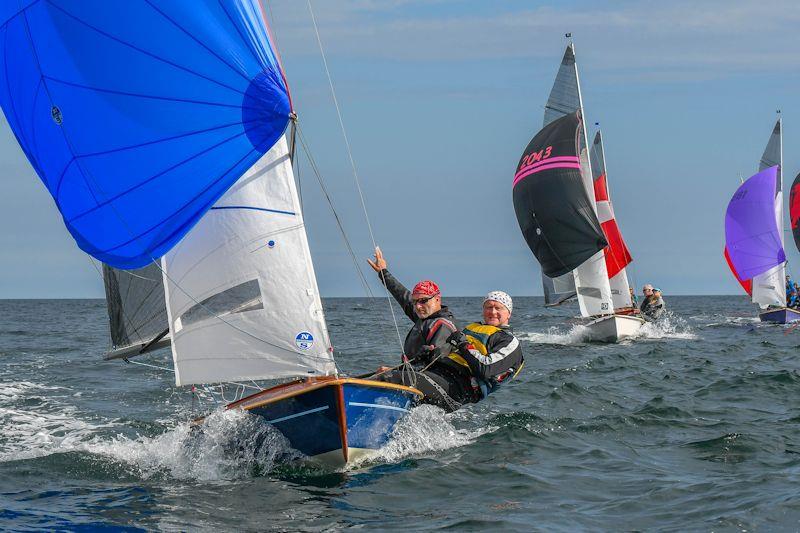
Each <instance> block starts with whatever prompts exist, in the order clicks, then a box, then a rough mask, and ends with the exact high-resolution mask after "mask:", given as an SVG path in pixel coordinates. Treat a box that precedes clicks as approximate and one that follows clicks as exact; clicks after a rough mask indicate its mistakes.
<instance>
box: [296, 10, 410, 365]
mask: <svg viewBox="0 0 800 533" xmlns="http://www.w3.org/2000/svg"><path fill="white" fill-rule="evenodd" d="M307 3H308V12H309V13H310V14H311V22H312V23H313V25H314V33H315V35H316V37H317V44H318V45H319V52H320V55H321V56H322V63H323V65H324V66H325V74H326V75H327V77H328V85H329V86H330V89H331V97H332V98H333V104H334V107H336V116H337V117H338V118H339V127H340V128H341V130H342V137H344V143H345V146H346V147H347V156H348V157H349V159H350V167H351V168H352V169H353V178H354V179H355V182H356V189H358V196H359V198H360V199H361V209H362V210H363V211H364V218H365V219H366V221H367V229H368V230H369V237H370V240H371V241H372V248H373V249H374V248H377V247H378V244H377V243H376V241H375V234H374V233H373V231H372V224H371V223H370V219H369V213H368V212H367V204H366V202H365V201H364V193H363V192H362V191H361V180H359V178H358V171H357V170H356V163H355V160H354V159H353V151H352V150H351V149H350V139H349V138H348V137H347V131H346V130H345V127H344V120H342V112H341V109H340V108H339V100H338V99H337V98H336V90H335V89H334V87H333V78H332V77H331V72H330V69H329V68H328V60H327V59H326V57H325V50H324V49H323V46H322V39H321V38H320V36H319V28H318V27H317V19H316V17H315V16H314V9H313V8H312V7H311V0H307ZM383 281H384V283H383V288H384V292H385V293H386V300H387V302H388V304H389V311H390V312H391V313H392V322H394V329H395V332H396V333H397V342H398V344H399V345H400V350H401V351H402V350H403V340H402V337H401V336H400V327H399V326H398V325H397V317H396V316H395V314H394V307H393V306H392V298H391V295H390V294H389V289H387V288H386V283H385V281H386V280H383Z"/></svg>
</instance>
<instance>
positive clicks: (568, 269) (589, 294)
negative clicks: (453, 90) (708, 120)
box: [514, 42, 644, 342]
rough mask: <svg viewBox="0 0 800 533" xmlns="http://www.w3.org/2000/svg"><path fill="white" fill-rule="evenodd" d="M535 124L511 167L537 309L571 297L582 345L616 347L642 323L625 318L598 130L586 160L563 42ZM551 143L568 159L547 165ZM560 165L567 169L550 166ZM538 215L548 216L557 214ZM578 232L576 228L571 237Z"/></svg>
mask: <svg viewBox="0 0 800 533" xmlns="http://www.w3.org/2000/svg"><path fill="white" fill-rule="evenodd" d="M568 116H573V118H572V119H569V120H568V121H567V122H569V123H570V125H569V126H566V125H565V124H563V123H562V124H561V125H560V126H559V127H558V128H557V130H549V129H548V128H549V127H550V126H552V125H553V124H554V123H555V122H556V121H559V120H562V119H564V118H565V117H568ZM572 121H576V122H575V124H572ZM573 125H574V127H575V129H574V130H572V127H573ZM543 126H544V128H543V129H542V130H541V131H540V132H539V133H537V134H536V136H534V138H533V140H532V141H531V142H530V144H529V145H528V147H527V148H526V149H525V152H524V154H523V156H522V158H521V160H520V163H519V165H518V167H517V172H516V174H515V177H514V208H515V211H516V213H517V220H518V222H519V224H520V228H522V231H523V235H524V237H525V240H526V242H527V243H528V246H529V247H530V248H531V251H533V253H534V255H535V256H536V258H537V259H538V260H539V263H540V264H541V266H542V282H543V286H544V293H545V305H547V306H551V305H558V304H561V303H563V302H566V301H568V300H569V299H571V298H573V297H574V298H577V300H578V305H579V307H580V312H581V316H582V317H584V318H587V319H589V320H588V322H586V323H585V325H586V327H587V328H588V331H589V335H588V338H589V340H592V341H596V342H617V341H619V340H622V339H624V338H626V337H630V336H632V335H634V334H636V332H637V331H638V330H639V328H641V326H642V324H644V320H643V319H642V318H641V317H639V316H635V315H634V314H633V313H632V311H634V310H633V308H632V302H631V300H630V292H629V290H628V279H627V274H626V272H625V267H626V266H627V265H628V264H629V263H630V262H631V261H632V259H631V255H630V252H628V249H627V247H626V246H625V243H624V241H623V239H622V235H621V233H620V231H619V228H618V226H617V224H616V219H615V217H614V212H613V209H612V207H611V200H610V196H609V193H608V182H607V173H606V166H605V165H606V164H605V157H604V153H603V144H602V136H601V134H600V132H598V134H597V135H596V136H595V141H594V143H593V145H592V148H591V154H590V151H589V150H588V149H587V143H586V139H587V138H588V136H587V134H586V125H585V123H584V120H583V103H582V98H581V92H580V81H579V79H578V69H577V64H576V62H575V48H574V45H573V43H571V42H570V43H569V44H568V45H567V48H566V50H565V52H564V56H563V58H562V60H561V65H560V67H559V70H558V74H557V75H556V79H555V82H554V84H553V88H552V90H551V92H550V96H549V98H548V101H547V105H546V106H545V113H544V124H543ZM546 131H547V132H548V133H545V132H546ZM553 142H557V143H559V150H560V152H559V153H562V155H560V156H559V157H562V158H563V157H567V158H574V159H569V160H567V159H561V160H554V159H552V157H554V156H553V150H555V149H556V148H555V146H556V145H555V144H553ZM564 162H566V164H568V165H569V166H566V167H554V166H553V164H554V163H564ZM549 171H553V172H549ZM529 176H531V177H532V179H531V178H529ZM524 180H527V181H524ZM575 180H577V181H575ZM522 183H524V186H521V187H520V185H521V184H522ZM578 185H579V186H578ZM545 198H546V199H547V200H546V203H547V204H548V205H544V204H545V201H544V199H545ZM543 210H544V211H547V212H549V211H556V212H557V216H555V215H553V214H544V212H542V211H543ZM598 217H600V218H598ZM578 227H581V228H583V229H582V230H581V231H578V232H576V228H578ZM545 249H547V252H545ZM578 250H579V251H580V253H575V252H576V251H578ZM589 252H591V253H589ZM540 254H542V255H540ZM545 256H547V257H545ZM543 258H544V260H545V262H543ZM546 264H547V266H546Z"/></svg>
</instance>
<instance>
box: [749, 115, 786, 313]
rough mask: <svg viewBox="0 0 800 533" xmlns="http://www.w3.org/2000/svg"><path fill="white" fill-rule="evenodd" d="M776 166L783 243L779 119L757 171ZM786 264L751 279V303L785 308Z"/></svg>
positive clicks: (781, 139)
mask: <svg viewBox="0 0 800 533" xmlns="http://www.w3.org/2000/svg"><path fill="white" fill-rule="evenodd" d="M775 165H778V177H777V180H778V183H777V187H776V193H775V219H776V222H777V223H778V231H779V233H780V236H781V243H783V132H782V122H781V119H780V118H779V119H778V121H777V122H776V123H775V127H774V128H773V130H772V134H771V135H770V137H769V141H768V142H767V146H766V148H765V149H764V154H763V155H762V156H761V160H760V161H759V163H758V170H759V171H761V170H764V169H767V168H769V167H774V166H775ZM785 277H786V263H782V264H780V265H777V266H774V267H773V268H771V269H769V270H767V271H766V272H764V273H763V274H759V275H758V276H756V277H754V278H753V295H752V300H753V303H755V304H758V305H759V307H761V308H762V309H764V308H767V307H769V306H778V307H786V289H785V284H786V282H785Z"/></svg>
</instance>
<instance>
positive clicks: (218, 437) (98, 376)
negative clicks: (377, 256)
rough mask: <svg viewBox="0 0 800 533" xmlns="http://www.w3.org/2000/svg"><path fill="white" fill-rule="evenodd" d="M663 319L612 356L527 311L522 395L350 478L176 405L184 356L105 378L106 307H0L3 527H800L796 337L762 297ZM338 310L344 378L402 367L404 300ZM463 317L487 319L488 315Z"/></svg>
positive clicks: (423, 421) (187, 392)
mask: <svg viewBox="0 0 800 533" xmlns="http://www.w3.org/2000/svg"><path fill="white" fill-rule="evenodd" d="M666 301H667V305H668V307H669V309H670V312H669V314H668V315H667V317H666V319H665V320H663V321H662V322H660V323H657V324H648V325H646V326H645V328H644V329H643V330H642V332H641V335H640V336H639V337H638V338H635V339H631V340H627V341H625V342H622V343H620V344H609V345H602V344H590V343H587V342H586V335H585V333H586V332H585V330H584V328H583V327H582V326H580V325H579V324H578V323H577V321H575V320H574V318H573V317H574V315H575V314H577V307H576V306H575V305H574V304H568V305H566V306H562V307H559V308H555V309H545V308H544V307H542V300H541V299H540V298H516V299H515V300H514V305H515V311H514V315H513V318H512V325H513V327H514V330H515V332H516V334H517V335H518V337H519V338H520V339H521V341H522V345H523V349H524V352H525V358H526V365H525V368H524V370H523V371H522V373H521V374H520V375H519V377H518V378H517V379H516V380H515V381H514V382H512V383H510V384H508V385H506V386H504V387H503V388H501V389H500V390H499V391H498V392H496V393H495V394H493V395H492V396H491V397H490V398H489V399H488V400H486V401H483V402H481V403H480V404H477V405H471V406H469V407H467V408H465V409H462V410H460V411H458V412H456V413H453V414H449V415H446V414H444V412H442V411H441V410H439V409H436V408H433V407H430V406H422V407H420V408H417V409H415V410H414V411H412V413H411V414H410V415H408V416H407V417H406V418H405V419H404V420H403V421H402V422H401V423H400V424H399V425H398V427H397V428H396V430H395V435H394V437H393V439H392V440H391V442H390V443H389V444H388V445H387V446H386V447H385V448H384V449H383V450H381V452H380V456H379V458H378V459H377V460H375V461H373V462H369V463H364V464H359V465H354V466H352V467H350V468H348V469H346V470H340V471H337V470H328V469H325V468H322V467H320V466H317V465H315V464H312V463H308V462H304V461H303V460H302V458H301V457H300V456H299V454H298V453H297V452H295V451H294V450H292V449H291V448H290V447H289V446H288V444H287V442H286V440H285V439H284V438H283V436H282V435H281V434H280V433H278V432H277V431H275V430H274V429H273V428H272V427H270V426H269V425H267V424H265V423H264V422H263V421H262V420H260V419H258V418H257V417H253V416H251V415H247V414H244V413H236V412H223V411H221V410H220V409H219V405H215V403H214V401H213V398H214V396H213V395H209V394H203V395H202V397H200V398H198V395H197V394H196V393H193V392H192V391H191V388H189V387H185V388H176V387H175V386H174V385H173V382H172V375H171V374H170V373H169V372H168V371H167V370H162V369H160V368H156V367H169V366H170V360H169V351H166V352H161V353H158V354H155V355H150V356H145V357H143V358H141V361H142V362H145V363H148V364H150V365H153V366H140V365H133V364H126V363H124V362H121V361H110V362H104V361H102V355H103V353H104V351H105V350H106V348H107V346H108V340H107V339H108V334H107V316H106V310H105V304H104V302H102V301H99V300H54V301H42V300H5V301H0V529H3V530H16V531H25V530H40V529H45V530H75V529H94V528H99V527H100V528H102V527H107V528H115V529H116V528H128V529H130V530H154V529H156V530H182V531H185V530H193V531H220V530H223V531H225V530H288V531H297V530H300V531H321V530H331V529H344V528H349V527H364V528H369V529H381V530H392V529H397V530H424V529H442V528H452V529H457V530H480V529H498V530H519V531H531V530H540V531H574V530H597V529H605V530H652V529H660V530H675V531H684V530H703V531H711V530H713V531H751V530H796V529H800V501H799V500H798V498H797V494H798V489H800V431H799V430H798V422H800V372H799V371H798V368H799V367H800V364H798V359H797V355H798V346H799V345H800V328H798V329H797V330H793V329H791V328H790V327H789V326H776V325H768V324H761V323H759V322H758V319H757V314H756V312H755V310H754V309H753V308H752V307H751V306H750V305H749V304H748V303H747V302H746V299H745V298H744V297H717V296H714V297H669V295H667V297H666ZM324 303H325V308H326V311H327V317H328V323H329V326H330V330H331V336H332V339H333V343H334V347H335V350H336V353H337V363H338V365H339V367H340V369H341V370H342V371H344V372H349V373H354V374H355V373H360V372H364V371H367V370H370V369H373V368H375V367H377V366H378V365H379V364H392V363H396V362H397V361H398V355H397V354H398V353H399V341H398V338H397V333H396V331H395V329H394V326H393V325H392V320H391V315H390V314H389V311H388V307H387V302H386V300H383V299H374V300H370V299H327V300H325V302H324ZM446 303H449V304H450V305H451V307H452V309H453V311H454V312H455V314H456V316H457V317H458V318H459V319H460V320H461V321H462V322H464V323H466V322H467V321H471V320H477V319H479V318H480V303H481V300H480V299H478V298H450V299H446ZM396 312H397V313H398V315H397V316H398V319H399V328H400V332H401V335H404V333H405V331H406V330H407V329H408V327H409V325H410V322H409V321H408V319H407V318H406V317H405V316H403V315H402V314H401V313H400V312H399V311H398V310H396ZM224 392H225V394H226V395H227V397H228V399H231V397H232V396H233V395H235V394H236V390H235V388H228V389H226V390H225V391H224ZM217 401H221V400H219V398H218V399H217ZM208 413H210V415H209V418H208V420H207V423H206V426H205V428H204V430H203V431H202V432H198V431H193V430H192V429H191V426H190V424H189V421H190V420H191V419H192V418H193V417H195V416H198V415H200V414H208ZM254 443H258V444H254Z"/></svg>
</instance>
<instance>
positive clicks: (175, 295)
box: [164, 139, 335, 385]
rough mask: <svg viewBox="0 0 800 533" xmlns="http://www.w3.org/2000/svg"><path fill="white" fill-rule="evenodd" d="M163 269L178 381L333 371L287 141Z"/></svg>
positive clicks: (214, 210)
mask: <svg viewBox="0 0 800 533" xmlns="http://www.w3.org/2000/svg"><path fill="white" fill-rule="evenodd" d="M164 269H165V276H166V280H167V281H166V288H167V308H168V310H169V320H170V324H171V327H172V332H173V341H172V354H173V359H174V362H175V376H176V379H175V380H176V383H177V384H178V385H186V384H191V383H208V382H219V381H235V380H242V379H268V378H279V377H295V376H303V375H320V374H331V373H333V372H335V367H334V363H333V356H332V347H331V344H330V339H329V336H328V331H327V327H326V324H325V318H324V315H323V311H322V304H321V301H320V296H319V290H318V288H317V282H316V278H315V275H314V267H313V265H312V263H311V254H310V251H309V248H308V241H307V238H306V232H305V227H304V224H303V216H302V213H301V212H300V203H299V200H298V197H297V191H296V188H295V183H294V175H293V173H292V167H291V162H290V160H289V153H288V149H287V143H286V141H285V139H281V140H280V141H278V143H276V145H275V146H274V147H273V149H272V150H270V152H269V153H267V154H266V155H265V156H264V157H263V158H262V159H261V160H259V161H258V162H257V163H256V164H255V165H254V166H253V167H252V168H251V169H250V170H249V171H248V172H247V173H246V174H245V175H244V176H242V178H241V179H240V180H239V181H238V182H237V183H236V184H235V185H234V186H233V187H232V188H231V189H230V190H229V191H228V192H227V193H226V194H225V196H223V197H222V198H221V199H220V200H219V201H218V202H217V203H216V204H215V205H214V207H213V208H211V210H210V211H209V212H208V213H207V214H206V216H204V217H203V219H202V220H201V221H200V222H199V223H198V224H197V225H196V226H195V228H194V229H192V231H191V232H190V233H189V234H188V235H187V236H186V237H185V238H184V239H183V240H182V241H181V242H180V243H179V244H178V245H177V246H176V247H175V248H174V249H173V250H172V251H170V252H169V253H168V254H167V255H166V256H164Z"/></svg>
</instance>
